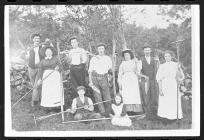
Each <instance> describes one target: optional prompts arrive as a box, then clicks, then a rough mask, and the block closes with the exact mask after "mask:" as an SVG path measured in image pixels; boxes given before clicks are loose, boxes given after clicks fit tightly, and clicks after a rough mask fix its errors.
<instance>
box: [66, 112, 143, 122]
mask: <svg viewBox="0 0 204 140" xmlns="http://www.w3.org/2000/svg"><path fill="white" fill-rule="evenodd" d="M127 117H128V118H135V117H137V119H138V120H139V119H142V118H144V117H145V114H141V115H134V116H127ZM110 119H112V118H111V117H110V118H99V119H86V120H76V121H66V122H62V123H64V124H67V123H78V122H88V121H101V120H110Z"/></svg>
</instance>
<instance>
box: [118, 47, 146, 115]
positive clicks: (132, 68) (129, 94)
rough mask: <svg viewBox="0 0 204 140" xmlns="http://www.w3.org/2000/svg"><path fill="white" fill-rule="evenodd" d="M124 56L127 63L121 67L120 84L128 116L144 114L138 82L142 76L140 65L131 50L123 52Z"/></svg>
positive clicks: (123, 63)
mask: <svg viewBox="0 0 204 140" xmlns="http://www.w3.org/2000/svg"><path fill="white" fill-rule="evenodd" d="M122 56H123V57H124V60H125V61H123V62H122V63H121V64H120V67H119V73H118V84H119V88H120V91H121V94H122V97H123V102H124V105H125V106H126V111H127V114H128V115H135V114H136V113H137V114H138V113H142V112H143V109H142V105H141V97H140V90H139V81H138V75H140V74H139V68H138V63H137V61H136V59H134V55H133V53H132V51H131V50H129V49H127V50H123V52H122ZM140 76H142V75H140Z"/></svg>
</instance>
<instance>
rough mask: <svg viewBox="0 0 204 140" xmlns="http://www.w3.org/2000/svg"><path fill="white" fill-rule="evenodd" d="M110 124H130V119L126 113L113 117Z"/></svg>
mask: <svg viewBox="0 0 204 140" xmlns="http://www.w3.org/2000/svg"><path fill="white" fill-rule="evenodd" d="M111 123H112V125H117V126H131V125H132V121H131V119H130V118H129V117H128V116H127V115H126V116H124V117H113V118H112V120H111Z"/></svg>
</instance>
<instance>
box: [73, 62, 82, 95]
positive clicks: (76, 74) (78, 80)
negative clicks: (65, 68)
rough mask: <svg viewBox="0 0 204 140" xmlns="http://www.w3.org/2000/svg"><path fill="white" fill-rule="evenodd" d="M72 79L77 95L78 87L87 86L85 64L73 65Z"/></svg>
mask: <svg viewBox="0 0 204 140" xmlns="http://www.w3.org/2000/svg"><path fill="white" fill-rule="evenodd" d="M70 81H71V84H72V88H73V90H74V96H77V92H76V89H77V87H78V86H85V64H80V65H71V67H70Z"/></svg>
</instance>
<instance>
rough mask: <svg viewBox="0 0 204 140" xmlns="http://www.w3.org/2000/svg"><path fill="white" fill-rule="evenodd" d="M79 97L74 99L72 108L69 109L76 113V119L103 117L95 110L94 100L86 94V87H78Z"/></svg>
mask: <svg viewBox="0 0 204 140" xmlns="http://www.w3.org/2000/svg"><path fill="white" fill-rule="evenodd" d="M77 93H78V95H79V96H78V97H76V98H74V99H73V102H72V106H71V109H68V110H67V111H68V112H70V113H72V114H73V115H74V119H75V120H82V119H83V120H84V119H98V118H100V117H101V115H100V114H99V113H95V112H94V106H93V102H92V100H91V99H90V98H89V97H86V96H84V94H85V87H84V86H79V87H78V88H77Z"/></svg>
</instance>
